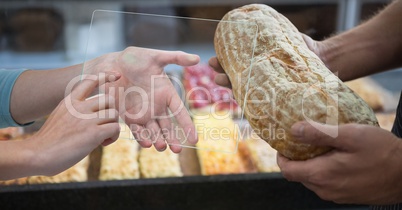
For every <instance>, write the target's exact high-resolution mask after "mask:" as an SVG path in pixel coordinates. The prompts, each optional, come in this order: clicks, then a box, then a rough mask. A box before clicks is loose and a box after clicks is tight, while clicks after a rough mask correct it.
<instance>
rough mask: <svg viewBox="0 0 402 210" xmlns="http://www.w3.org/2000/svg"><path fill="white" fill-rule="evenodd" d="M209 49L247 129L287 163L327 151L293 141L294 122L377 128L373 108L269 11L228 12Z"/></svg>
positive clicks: (256, 6) (255, 7) (257, 7)
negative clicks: (245, 122)
mask: <svg viewBox="0 0 402 210" xmlns="http://www.w3.org/2000/svg"><path fill="white" fill-rule="evenodd" d="M233 21H235V22H233ZM254 43H255V45H254ZM214 45H215V51H216V54H217V58H218V60H219V62H220V64H221V65H222V67H223V69H224V70H225V72H226V73H227V75H228V76H229V79H230V81H231V83H232V88H233V94H234V97H235V98H236V100H237V102H238V104H240V106H241V107H242V108H243V110H244V115H245V117H246V118H247V120H248V121H249V122H250V124H251V126H252V128H253V129H254V130H255V132H256V133H257V134H258V135H259V136H260V137H261V138H262V139H264V140H265V141H267V142H268V143H269V144H270V145H271V146H272V147H273V148H275V149H276V150H278V152H279V153H281V154H282V155H284V156H286V157H288V158H290V159H294V160H304V159H308V158H312V157H314V156H317V155H320V154H323V153H325V152H327V151H329V150H330V148H327V147H316V146H312V145H306V144H300V143H298V142H297V141H296V140H294V139H293V137H292V136H291V134H290V128H291V126H292V125H293V124H294V123H295V122H298V121H303V120H307V121H309V120H313V121H316V122H320V123H326V124H334V125H337V124H345V123H361V124H369V125H377V126H378V123H377V120H376V118H375V115H374V113H373V111H372V109H371V108H370V107H369V106H368V105H367V104H366V103H365V102H364V101H363V100H362V99H361V98H360V97H359V96H357V95H356V94H354V93H353V91H351V90H350V89H349V88H348V87H347V86H346V85H344V84H343V83H342V82H341V81H340V80H339V78H338V77H336V76H335V75H334V74H333V73H332V72H331V71H330V70H329V69H328V68H327V67H326V66H325V65H324V63H323V62H322V61H321V60H320V59H319V58H318V56H317V55H315V54H314V53H313V52H312V51H310V50H309V49H308V47H307V45H306V44H305V42H304V40H303V38H302V36H301V34H300V33H299V32H298V30H297V29H296V27H295V26H293V24H292V23H291V22H290V21H289V20H288V19H286V18H285V17H284V16H283V15H281V14H279V13H278V12H276V11H275V10H274V9H272V8H271V7H269V6H266V5H262V4H251V5H246V6H243V7H240V8H238V9H234V10H232V11H230V12H229V13H227V14H226V15H225V16H224V17H223V19H222V21H220V23H219V24H218V27H217V30H216V32H215V38H214ZM254 46H255V47H254ZM250 69H251V71H250ZM249 75H250V77H249ZM246 93H247V94H246ZM244 105H245V106H244Z"/></svg>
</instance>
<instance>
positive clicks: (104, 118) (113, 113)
mask: <svg viewBox="0 0 402 210" xmlns="http://www.w3.org/2000/svg"><path fill="white" fill-rule="evenodd" d="M96 114H97V116H98V118H97V121H98V122H97V124H98V125H102V124H106V123H112V122H119V112H118V111H117V110H116V109H104V110H100V111H98V112H96Z"/></svg>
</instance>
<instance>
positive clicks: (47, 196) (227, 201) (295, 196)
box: [0, 173, 367, 210]
mask: <svg viewBox="0 0 402 210" xmlns="http://www.w3.org/2000/svg"><path fill="white" fill-rule="evenodd" d="M0 209H2V210H5V209H13V210H14V209H52V210H53V209H57V210H63V209H74V210H78V209H97V210H98V209H108V210H110V209H113V210H117V209H186V210H187V209H211V210H213V209H219V210H220V209H267V210H268V209H275V210H277V209H298V210H299V209H367V207H365V206H355V205H338V204H335V203H332V202H328V201H323V200H321V199H320V198H319V197H317V196H316V195H315V194H314V193H313V192H311V191H309V190H308V189H306V188H305V187H304V186H303V185H301V184H299V183H294V182H288V181H286V180H285V179H284V178H283V177H282V176H281V174H280V173H259V174H239V175H217V176H186V177H180V178H177V177H175V178H160V179H139V180H121V181H90V182H83V183H61V184H40V185H22V186H17V185H16V186H3V187H0Z"/></svg>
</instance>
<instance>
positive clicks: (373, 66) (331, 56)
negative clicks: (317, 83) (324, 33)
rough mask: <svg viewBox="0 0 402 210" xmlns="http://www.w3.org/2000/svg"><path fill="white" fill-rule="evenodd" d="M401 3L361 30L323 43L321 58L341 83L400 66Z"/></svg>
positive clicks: (388, 9)
mask: <svg viewBox="0 0 402 210" xmlns="http://www.w3.org/2000/svg"><path fill="white" fill-rule="evenodd" d="M401 11H402V0H398V1H395V2H393V3H391V4H390V5H389V6H388V7H386V8H385V9H384V10H383V11H381V12H380V13H379V14H378V15H376V16H375V17H373V18H372V19H370V20H369V21H367V22H365V23H363V24H361V25H360V26H358V27H356V28H354V29H352V30H350V31H347V32H344V33H341V34H339V35H336V36H334V37H331V38H329V39H327V40H324V41H323V42H322V43H323V45H322V46H324V49H323V53H322V54H321V57H322V58H323V60H324V62H325V63H326V64H327V66H328V67H329V68H330V69H331V71H333V72H334V73H338V76H339V77H340V78H341V79H342V80H351V79H355V78H358V77H362V76H367V75H370V74H374V73H378V72H381V71H386V70H389V69H392V68H395V67H398V66H401V65H402V59H401V56H402V28H401V27H400V24H401V23H402V13H401Z"/></svg>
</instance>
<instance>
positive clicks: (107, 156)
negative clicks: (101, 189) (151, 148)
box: [99, 123, 140, 180]
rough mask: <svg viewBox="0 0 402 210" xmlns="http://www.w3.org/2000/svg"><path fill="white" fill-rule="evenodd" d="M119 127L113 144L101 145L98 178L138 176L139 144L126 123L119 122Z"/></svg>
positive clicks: (134, 177) (131, 177)
mask: <svg viewBox="0 0 402 210" xmlns="http://www.w3.org/2000/svg"><path fill="white" fill-rule="evenodd" d="M120 127H121V131H120V136H119V138H118V139H117V140H116V141H115V142H114V143H113V144H110V145H108V146H106V147H103V152H102V158H101V166H100V173H99V180H122V179H138V178H140V170H139V165H138V148H139V144H138V143H137V142H136V141H135V140H134V136H133V134H132V133H131V131H130V129H129V127H128V126H127V125H126V124H123V123H121V124H120Z"/></svg>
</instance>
